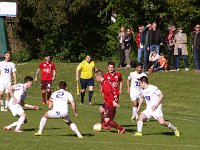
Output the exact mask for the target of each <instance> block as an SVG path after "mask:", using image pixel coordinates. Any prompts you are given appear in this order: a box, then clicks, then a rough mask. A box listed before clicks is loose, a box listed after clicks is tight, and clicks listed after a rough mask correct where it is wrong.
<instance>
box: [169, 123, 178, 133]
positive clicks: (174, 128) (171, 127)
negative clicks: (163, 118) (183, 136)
mask: <svg viewBox="0 0 200 150" xmlns="http://www.w3.org/2000/svg"><path fill="white" fill-rule="evenodd" d="M168 128H170V129H172V130H174V131H175V130H176V127H174V126H173V125H172V124H171V123H170V122H169V125H168Z"/></svg>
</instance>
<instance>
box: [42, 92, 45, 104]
mask: <svg viewBox="0 0 200 150" xmlns="http://www.w3.org/2000/svg"><path fill="white" fill-rule="evenodd" d="M42 100H43V102H46V92H45V93H42Z"/></svg>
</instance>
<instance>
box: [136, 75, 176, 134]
mask: <svg viewBox="0 0 200 150" xmlns="http://www.w3.org/2000/svg"><path fill="white" fill-rule="evenodd" d="M139 81H140V87H141V88H142V89H141V91H142V96H143V98H141V99H140V102H139V106H138V111H139V109H140V107H141V104H142V102H143V100H144V99H145V101H146V109H145V110H144V111H142V113H141V114H140V116H139V119H138V122H137V131H138V132H136V133H135V134H134V136H142V128H143V121H144V119H147V118H148V119H149V118H151V117H154V118H155V119H156V120H158V122H159V123H160V124H161V125H164V126H166V127H168V128H169V129H172V130H173V131H174V133H175V135H176V136H177V137H179V131H178V130H177V128H176V127H174V126H173V125H172V124H171V123H170V122H169V121H166V120H165V119H164V117H163V113H162V99H163V94H162V92H161V91H160V90H159V89H158V88H157V87H156V86H153V85H150V84H149V83H148V78H147V77H146V76H143V77H141V78H140V80H139Z"/></svg>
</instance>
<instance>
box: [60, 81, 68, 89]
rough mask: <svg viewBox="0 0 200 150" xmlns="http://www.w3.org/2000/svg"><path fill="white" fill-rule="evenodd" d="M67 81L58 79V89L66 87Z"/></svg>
mask: <svg viewBox="0 0 200 150" xmlns="http://www.w3.org/2000/svg"><path fill="white" fill-rule="evenodd" d="M66 87H67V83H66V82H65V81H60V82H59V89H63V90H64V89H66Z"/></svg>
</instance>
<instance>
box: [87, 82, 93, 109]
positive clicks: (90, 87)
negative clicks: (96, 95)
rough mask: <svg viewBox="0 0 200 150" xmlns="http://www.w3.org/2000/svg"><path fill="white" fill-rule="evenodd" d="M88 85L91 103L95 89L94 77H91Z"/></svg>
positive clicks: (90, 102)
mask: <svg viewBox="0 0 200 150" xmlns="http://www.w3.org/2000/svg"><path fill="white" fill-rule="evenodd" d="M88 86H89V93H88V102H89V104H90V105H91V104H92V95H93V89H94V79H93V78H91V79H89V81H88Z"/></svg>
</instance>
